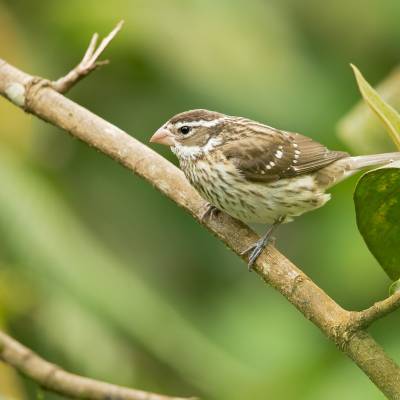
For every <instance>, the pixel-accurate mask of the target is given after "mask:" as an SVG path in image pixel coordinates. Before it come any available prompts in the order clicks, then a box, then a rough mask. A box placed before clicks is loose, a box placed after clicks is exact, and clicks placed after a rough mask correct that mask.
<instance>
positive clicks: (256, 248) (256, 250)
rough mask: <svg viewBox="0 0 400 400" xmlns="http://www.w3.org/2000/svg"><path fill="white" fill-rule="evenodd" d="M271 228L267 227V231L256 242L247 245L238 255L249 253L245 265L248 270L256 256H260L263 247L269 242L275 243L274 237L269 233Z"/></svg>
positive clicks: (250, 268) (251, 267)
mask: <svg viewBox="0 0 400 400" xmlns="http://www.w3.org/2000/svg"><path fill="white" fill-rule="evenodd" d="M271 233H272V230H271V229H269V230H268V232H267V233H266V234H265V235H264V236H263V237H262V238H261V239H259V240H257V242H255V243H254V244H252V245H251V246H250V247H248V248H247V249H246V250H244V251H242V252H241V253H240V255H242V256H243V255H245V254H249V260H248V263H247V267H248V269H249V272H251V270H252V269H253V265H254V263H255V262H256V260H257V258H258V257H259V256H260V254H261V253H262V252H263V251H264V249H265V248H266V247H267V245H268V244H269V243H275V238H274V237H273V236H272V235H271Z"/></svg>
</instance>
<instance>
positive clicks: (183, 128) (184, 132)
mask: <svg viewBox="0 0 400 400" xmlns="http://www.w3.org/2000/svg"><path fill="white" fill-rule="evenodd" d="M191 129H192V128H191V127H190V126H187V125H183V126H181V127H180V128H179V132H180V133H182V135H187V134H188V133H189V132H190V130H191Z"/></svg>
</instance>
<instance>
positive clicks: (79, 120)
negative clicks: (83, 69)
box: [0, 59, 400, 399]
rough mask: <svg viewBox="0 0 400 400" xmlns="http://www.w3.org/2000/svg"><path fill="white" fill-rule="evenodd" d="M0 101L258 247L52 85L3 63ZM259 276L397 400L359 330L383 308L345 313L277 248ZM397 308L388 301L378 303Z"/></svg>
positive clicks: (234, 244) (384, 367)
mask: <svg viewBox="0 0 400 400" xmlns="http://www.w3.org/2000/svg"><path fill="white" fill-rule="evenodd" d="M67 76H68V75H67ZM55 87H57V86H55ZM0 94H2V95H3V96H4V97H6V98H8V99H9V100H10V101H12V102H13V103H14V104H16V105H18V106H19V107H21V108H23V109H24V110H25V111H27V112H30V113H32V114H35V115H36V116H38V117H39V118H41V119H43V120H45V121H47V122H49V123H51V124H53V125H55V126H57V127H60V128H62V129H64V130H66V131H68V132H69V133H70V134H71V135H73V136H74V137H76V138H78V139H80V140H82V141H84V142H86V143H87V144H89V145H90V146H93V147H95V148H96V149H98V150H100V151H101V152H103V153H104V154H106V155H108V156H109V157H111V158H112V159H114V160H115V161H117V162H119V163H120V164H122V165H123V166H125V167H126V168H128V169H129V170H131V171H132V172H134V173H135V174H137V175H139V176H140V177H142V178H144V179H145V180H147V181H148V182H149V183H151V184H152V185H153V186H154V187H155V188H156V189H158V190H159V191H160V192H161V193H163V194H164V195H166V196H167V197H169V198H170V199H171V200H172V201H174V202H175V203H176V204H178V205H179V206H181V207H182V208H183V209H185V211H187V212H188V213H189V214H191V215H192V216H193V217H194V218H195V219H196V220H197V221H198V222H199V223H201V224H202V225H203V226H205V227H206V228H207V229H208V230H210V232H212V233H213V234H214V235H215V236H216V237H218V238H219V239H220V240H221V241H222V242H223V243H225V244H226V245H227V246H229V247H230V248H231V249H232V251H234V252H235V253H236V254H237V255H238V256H240V253H241V252H242V251H243V250H244V249H246V248H247V247H248V246H249V245H250V244H251V243H254V241H255V240H257V235H256V234H255V233H254V232H253V231H252V230H251V229H250V228H249V227H247V226H246V225H244V224H243V223H241V222H240V221H237V220H235V219H233V218H232V217H230V216H229V215H227V214H225V213H219V215H218V217H216V218H213V219H206V220H202V219H201V216H202V214H203V211H204V207H205V205H206V203H205V201H204V200H203V199H202V198H201V197H200V196H199V194H198V193H197V192H196V191H195V190H194V189H193V188H192V186H191V185H190V184H189V183H188V181H187V180H186V179H185V177H184V175H183V173H182V171H180V170H179V169H178V168H176V167H175V166H174V165H172V164H171V163H170V162H168V161H167V160H165V159H164V158H163V157H161V156H160V155H158V154H157V153H155V152H154V151H153V150H151V149H150V148H148V147H147V146H145V145H144V144H142V143H140V142H139V141H137V140H136V139H134V138H132V137H131V136H129V135H128V134H127V133H125V132H124V131H122V130H121V129H119V128H117V127H116V126H114V125H112V124H110V123H109V122H107V121H105V120H103V119H102V118H100V117H99V116H97V115H95V114H94V113H92V112H90V111H88V110H86V109H85V108H83V107H81V106H79V105H78V104H76V103H74V102H72V101H71V100H69V99H67V98H65V97H64V96H62V95H61V94H60V93H58V92H56V91H55V90H54V85H53V87H51V85H49V84H48V83H47V84H46V81H44V80H40V79H37V78H34V77H32V76H30V75H28V74H26V73H24V72H22V71H20V70H18V69H16V68H15V67H13V66H11V65H9V64H7V63H6V62H4V61H3V60H1V59H0ZM242 258H243V257H242ZM254 270H255V271H256V272H257V274H258V275H260V277H261V278H262V279H263V280H264V281H265V282H266V283H268V284H270V285H271V286H273V287H274V288H275V289H277V290H278V291H279V292H280V293H281V294H282V295H283V296H285V298H286V299H287V300H288V301H290V302H291V303H292V304H293V305H294V306H295V307H296V308H297V309H298V310H299V311H300V312H301V313H302V314H303V315H304V316H305V317H306V318H307V319H310V320H311V321H312V322H313V323H314V324H315V325H316V326H317V327H318V328H319V329H320V330H321V331H322V332H323V333H324V334H325V335H326V336H327V337H328V338H329V339H331V340H332V341H333V342H334V343H335V344H336V345H337V346H338V347H339V348H340V349H341V350H342V351H343V352H344V353H345V354H347V355H348V356H349V357H350V358H351V359H352V360H353V361H354V362H355V363H356V364H357V365H358V366H359V367H360V368H361V369H362V370H363V371H364V373H365V374H366V375H367V376H368V377H369V378H370V379H371V380H372V381H373V382H374V383H375V385H376V386H377V387H378V388H379V389H380V390H381V391H382V392H383V393H384V394H385V395H386V396H387V397H388V398H389V399H400V368H399V367H398V365H397V364H396V363H395V362H394V361H393V360H392V359H391V358H390V357H389V356H388V355H387V354H386V353H385V352H384V350H383V349H382V348H381V347H380V346H379V345H378V344H377V343H376V342H375V341H374V339H373V338H372V337H371V336H370V335H369V334H368V333H366V332H365V331H364V330H363V329H362V327H365V326H366V325H368V324H364V323H362V324H360V323H359V321H360V319H362V320H364V321H368V320H370V321H371V322H372V321H373V320H374V319H376V318H380V317H381V316H383V315H385V314H386V311H384V312H383V311H379V312H376V311H368V310H372V309H373V310H377V309H380V310H381V309H382V307H381V306H377V305H375V306H373V307H371V309H368V310H366V311H365V312H361V313H357V312H350V311H346V310H344V309H343V308H341V307H340V306H339V305H338V304H337V303H336V302H335V301H334V300H332V299H331V298H330V297H329V296H328V295H327V294H326V293H325V292H324V291H323V290H322V289H320V288H319V287H318V286H317V285H316V284H315V283H314V282H313V281H312V280H311V279H310V278H309V277H308V276H306V275H305V274H304V273H303V272H302V271H301V270H300V269H298V268H297V267H296V266H295V265H294V264H292V263H291V262H290V261H289V260H288V259H287V258H285V257H284V256H283V255H282V254H281V253H279V251H278V250H276V249H275V248H274V247H273V246H268V247H267V249H266V251H264V253H263V254H262V255H261V256H260V257H259V258H258V259H257V261H256V264H255V265H254ZM392 302H393V299H391V298H390V299H387V300H384V301H383V302H380V303H378V304H381V305H382V304H383V305H386V304H392ZM374 307H375V308H374ZM395 307H397V301H396V306H393V305H392V306H390V307H389V306H387V307H386V308H385V306H384V307H383V308H384V309H386V310H387V312H390V310H393V309H394V308H395ZM363 313H365V314H363ZM362 315H363V317H361V316H362ZM368 315H375V316H374V317H371V316H368Z"/></svg>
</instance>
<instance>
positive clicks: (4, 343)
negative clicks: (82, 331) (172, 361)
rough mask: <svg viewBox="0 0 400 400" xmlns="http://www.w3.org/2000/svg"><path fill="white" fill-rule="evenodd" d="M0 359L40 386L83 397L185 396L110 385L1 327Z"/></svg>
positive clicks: (148, 399)
mask: <svg viewBox="0 0 400 400" xmlns="http://www.w3.org/2000/svg"><path fill="white" fill-rule="evenodd" d="M0 359H1V360H3V361H4V362H5V363H7V364H9V365H11V366H13V367H14V368H15V369H17V370H18V371H19V372H21V373H22V374H23V375H25V376H27V377H28V378H30V379H33V380H34V381H35V382H36V383H38V384H39V385H40V386H42V387H43V389H47V390H51V391H53V392H56V393H58V394H61V395H63V396H68V397H72V398H76V399H85V400H104V399H109V400H112V399H119V400H184V399H183V398H181V397H169V396H165V395H161V394H156V393H150V392H144V391H142V390H136V389H130V388H127V387H122V386H117V385H112V384H110V383H106V382H101V381H97V380H94V379H90V378H85V377H82V376H79V375H75V374H71V373H69V372H67V371H64V370H63V369H61V368H60V367H58V366H57V365H55V364H51V363H49V362H48V361H46V360H44V359H43V358H41V357H39V356H38V355H37V354H35V353H34V352H33V351H32V350H30V349H28V348H27V347H25V346H24V345H22V344H21V343H19V342H17V341H16V340H15V339H13V338H11V337H10V336H8V335H6V334H5V333H4V332H1V331H0Z"/></svg>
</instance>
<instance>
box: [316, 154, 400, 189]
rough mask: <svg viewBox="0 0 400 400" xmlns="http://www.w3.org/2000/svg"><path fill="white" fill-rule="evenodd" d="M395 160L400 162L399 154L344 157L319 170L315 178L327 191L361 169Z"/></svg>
mask: <svg viewBox="0 0 400 400" xmlns="http://www.w3.org/2000/svg"><path fill="white" fill-rule="evenodd" d="M397 160H400V152H397V153H383V154H371V155H368V156H356V157H344V158H341V159H339V160H337V161H335V162H334V163H332V164H330V165H328V166H327V167H325V168H322V169H321V170H319V171H318V172H317V173H316V178H317V181H318V183H319V184H320V185H321V186H322V187H324V188H325V189H328V188H330V187H332V186H333V185H336V184H337V183H339V182H341V181H342V180H343V179H346V178H348V177H349V176H351V175H354V174H355V173H357V172H358V171H359V170H361V169H363V168H368V167H374V166H375V167H377V166H379V165H385V164H389V163H390V162H393V161H397Z"/></svg>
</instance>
